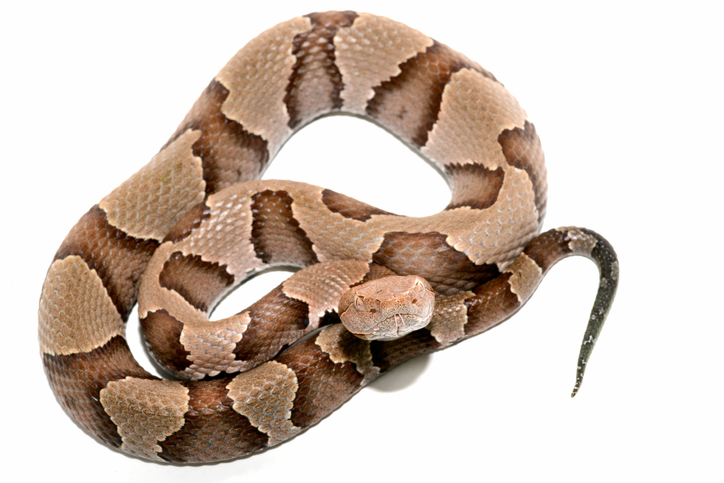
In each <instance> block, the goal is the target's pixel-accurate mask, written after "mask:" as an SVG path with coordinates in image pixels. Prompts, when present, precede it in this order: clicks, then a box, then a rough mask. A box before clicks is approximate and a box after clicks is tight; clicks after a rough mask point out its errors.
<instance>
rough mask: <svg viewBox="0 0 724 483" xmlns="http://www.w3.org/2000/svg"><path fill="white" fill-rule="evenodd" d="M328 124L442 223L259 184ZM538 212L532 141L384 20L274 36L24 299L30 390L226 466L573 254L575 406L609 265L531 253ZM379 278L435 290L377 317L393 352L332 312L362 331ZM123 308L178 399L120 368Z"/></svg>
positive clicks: (170, 450) (522, 298)
mask: <svg viewBox="0 0 724 483" xmlns="http://www.w3.org/2000/svg"><path fill="white" fill-rule="evenodd" d="M333 112H344V113H349V114H352V115H356V116H361V117H363V118H366V119H368V120H371V121H373V122H375V123H377V124H379V125H381V126H382V127H384V128H385V129H387V130H389V131H390V132H392V133H393V134H394V135H396V136H397V137H399V138H400V139H401V140H402V141H403V142H405V143H407V144H408V145H409V146H410V147H412V148H413V149H415V150H417V151H418V152H419V153H420V154H422V156H424V157H425V158H426V159H428V160H429V161H430V162H431V163H433V164H434V165H436V166H437V167H438V168H439V170H440V171H441V172H442V173H443V175H444V176H445V177H446V179H447V181H448V183H449V185H450V189H451V201H450V204H449V205H448V206H447V207H446V208H445V209H444V210H443V211H441V212H440V213H438V214H435V215H432V216H427V217H421V218H414V217H405V216H399V215H395V214H392V213H389V212H387V211H384V210H381V209H378V208H375V207H372V206H370V205H367V204H365V203H362V202H360V201H356V200H354V199H352V198H349V197H347V196H345V195H342V194H339V193H336V192H334V191H331V190H328V189H324V188H320V187H316V186H311V185H307V184H304V183H299V182H291V181H279V180H259V179H258V178H260V177H261V175H262V173H263V172H264V170H265V168H266V167H267V166H268V164H269V162H270V161H271V160H272V159H273V158H274V156H275V155H276V154H277V152H278V151H279V149H280V148H281V147H282V145H283V144H284V142H285V141H286V140H287V139H288V138H289V137H290V136H291V135H292V134H293V133H294V132H296V131H297V130H299V129H300V128H301V127H303V126H304V125H306V124H307V123H309V122H311V121H313V120H314V119H316V118H318V117H320V116H323V115H325V114H328V113H333ZM546 200H547V183H546V169H545V165H544V156H543V151H542V148H541V144H540V141H539V139H538V136H537V134H536V130H535V127H534V126H533V124H531V123H530V122H529V121H528V120H527V117H526V113H525V111H523V109H522V108H521V107H520V106H519V105H518V103H517V101H516V100H515V99H514V98H513V97H512V96H511V95H510V94H509V93H508V92H507V90H506V89H505V88H504V87H503V85H502V84H501V83H500V82H499V81H498V80H497V79H496V78H495V77H494V76H493V75H492V74H491V73H490V72H488V71H487V70H485V69H483V68H482V67H481V66H480V65H478V64H477V63H476V62H474V61H472V60H470V59H468V58H466V57H465V56H463V55H462V54H459V53H458V52H455V51H454V50H452V49H450V48H449V47H447V46H446V45H444V44H441V43H439V42H437V41H435V40H433V39H431V38H429V37H427V36H425V35H424V34H422V33H420V32H418V31H416V30H413V29H411V28H409V27H407V26H405V25H403V24H401V23H398V22H395V21H392V20H389V19H387V18H383V17H378V16H374V15H370V14H366V13H354V12H324V13H313V14H309V15H306V16H302V17H297V18H294V19H292V20H289V21H287V22H284V23H281V24H279V25H277V26H275V27H272V28H271V29H269V30H267V31H265V32H264V33H262V34H261V35H259V36H258V37H256V38H255V39H253V40H252V41H250V42H249V43H248V44H247V45H246V46H245V47H243V48H242V49H241V50H240V51H239V52H238V53H237V54H236V55H235V56H234V57H233V58H232V59H231V60H230V61H229V63H228V64H227V65H226V66H225V67H224V68H223V69H222V70H221V71H220V72H219V73H218V74H217V75H216V77H215V78H214V79H213V80H212V81H211V83H210V84H209V86H208V87H207V88H206V89H205V90H204V91H203V93H202V94H201V97H200V98H199V99H198V100H197V101H196V103H195V104H194V105H193V107H192V108H191V111H190V112H189V113H188V115H187V116H186V118H185V119H184V120H183V121H182V122H181V124H180V126H179V127H178V128H177V130H176V132H174V134H173V135H172V136H171V138H170V139H169V140H168V142H167V143H166V144H165V145H164V146H163V147H162V148H161V150H160V151H159V153H158V154H157V155H156V156H155V157H154V158H153V159H152V160H151V161H150V162H149V164H147V165H146V166H145V167H143V168H141V170H140V171H138V172H137V173H136V174H134V175H133V176H132V177H131V178H129V179H128V180H127V181H125V182H124V183H123V184H121V185H120V186H119V187H118V188H116V189H115V190H114V191H113V192H111V193H110V194H109V195H107V196H106V197H105V198H103V199H102V200H101V201H100V202H99V203H98V204H97V205H95V206H93V207H92V208H91V209H90V211H88V212H87V213H86V214H85V215H83V217H81V219H80V220H79V221H78V223H77V224H76V225H75V226H74V227H73V228H72V229H71V231H70V233H69V234H68V236H67V237H66V239H65V240H64V241H63V243H62V245H61V247H60V248H59V250H58V251H57V253H56V255H55V257H54V259H53V262H52V264H51V266H50V268H49V270H48V273H47V276H46V279H45V282H44V284H43V288H42V294H41V299H40V307H39V329H38V333H39V342H40V349H41V352H42V359H43V364H44V367H45V371H46V373H47V377H48V379H49V382H50V385H51V387H52V389H53V391H54V392H55V394H56V396H57V399H58V400H59V401H60V403H61V404H62V405H63V407H64V408H65V409H66V411H67V412H68V413H69V414H70V416H71V417H72V418H73V419H74V420H75V421H77V423H78V424H79V425H81V426H82V427H83V428H85V429H86V430H87V431H88V432H90V433H91V434H92V435H94V436H95V437H96V438H98V439H99V440H100V441H102V442H103V443H105V444H107V445H109V446H111V447H114V448H120V449H121V450H123V451H125V452H127V453H129V454H132V455H135V456H139V457H141V458H146V459H149V460H157V461H169V462H187V463H190V462H212V461H220V460H227V459H232V458H236V457H239V456H244V455H249V454H252V453H254V452H257V451H260V450H263V449H265V448H268V447H271V446H274V445H277V444H279V443H281V442H283V441H286V440H288V439H289V438H291V437H293V436H295V435H297V434H298V433H300V432H302V431H304V430H305V429H306V428H308V427H310V426H312V425H314V424H315V423H317V422H318V421H320V420H321V419H322V418H324V417H325V416H326V415H328V414H329V413H331V412H332V411H334V409H336V408H337V407H339V406H340V405H341V404H343V403H344V402H345V401H346V400H348V399H349V398H350V397H351V396H352V395H354V394H355V393H357V391H359V390H360V389H361V388H362V387H364V386H365V385H366V384H368V383H369V382H371V381H373V380H375V379H376V378H377V377H379V376H380V375H382V374H384V373H386V372H388V371H389V370H390V369H392V368H394V367H396V366H397V365H399V364H401V363H403V362H405V361H406V360H409V359H411V358H413V357H415V356H417V355H420V354H425V353H429V352H431V351H436V350H439V349H441V348H445V347H448V346H450V345H452V344H454V343H457V342H459V341H462V340H464V339H466V338H468V337H471V336H473V335H476V334H479V333H481V332H484V331H486V330H488V329H490V328H492V327H494V326H496V325H497V324H499V323H501V322H503V321H504V320H506V319H507V318H509V317H510V316H511V315H512V314H514V313H515V312H516V311H517V310H518V309H520V307H522V305H523V304H524V303H525V302H526V301H527V300H528V299H529V298H530V296H531V295H532V293H533V292H534V290H535V288H536V287H537V285H538V284H539V282H540V281H541V279H542V278H543V276H544V275H545V273H546V272H547V271H548V270H549V269H550V267H551V266H552V265H553V264H555V263H556V262H557V261H559V260H561V259H563V258H565V257H567V256H570V255H581V256H584V257H587V258H589V259H591V260H593V261H594V262H595V263H596V264H597V266H598V267H599V272H600V284H599V289H598V294H597V297H596V301H595V302H594V307H593V310H592V312H591V318H590V319H589V323H588V327H587V329H586V333H585V335H584V339H583V344H582V346H581V352H580V356H579V363H578V369H577V375H576V383H575V387H574V391H573V394H575V393H576V391H577V390H578V388H579V387H580V384H581V381H582V378H583V373H584V370H585V367H586V363H587V361H588V359H589V357H590V354H591V351H592V350H593V346H594V343H595V341H596V339H597V337H598V334H599V332H600V330H601V328H602V326H603V322H604V320H605V318H606V315H607V314H608V312H609V309H610V307H611V303H612V301H613V296H614V294H615V290H616V285H617V280H618V262H617V258H616V255H615V253H614V251H613V249H612V247H611V245H610V244H609V243H608V242H607V241H606V240H605V239H604V238H602V237H601V236H600V235H598V234H596V233H595V232H593V231H591V230H588V229H585V228H577V227H566V228H559V229H553V230H550V231H547V232H544V233H540V229H541V226H542V222H543V218H544V215H545V211H546ZM277 265H292V266H295V267H306V268H303V269H302V270H299V271H298V272H296V273H294V274H293V275H292V276H291V277H290V278H289V279H287V280H286V281H285V282H284V283H282V284H281V285H280V286H278V287H277V288H276V289H274V290H273V291H272V292H270V293H269V294H268V295H266V296H265V297H263V298H262V299H260V300H259V301H258V302H256V303H254V304H253V305H251V306H250V307H249V308H247V309H246V310H244V311H242V312H239V313H238V314H236V315H234V316H231V317H229V318H226V319H224V320H220V321H215V322H210V321H209V319H208V317H209V314H210V313H211V311H212V310H213V308H214V307H215V305H216V304H217V303H218V302H219V300H220V299H221V298H222V297H223V296H224V295H225V294H227V293H228V292H229V291H230V290H232V289H233V288H234V287H236V286H237V285H238V284H240V283H241V282H242V281H243V280H245V279H246V278H248V277H249V276H250V275H252V274H253V273H256V272H258V271H260V270H263V269H265V268H267V267H271V266H277ZM396 275H402V276H417V277H421V279H418V278H415V279H413V281H411V282H410V281H408V282H406V283H408V286H407V287H408V288H407V289H405V291H406V292H405V293H408V294H409V293H412V292H410V291H412V290H418V291H419V293H418V292H415V293H418V294H423V293H427V292H429V293H430V294H432V293H433V292H434V297H433V299H434V312H431V315H430V314H428V315H430V317H429V318H431V320H430V321H429V323H427V321H426V322H425V323H426V325H425V326H424V327H422V328H419V327H414V328H413V329H414V330H413V329H401V328H400V327H401V325H400V324H398V321H399V320H402V315H399V313H396V315H392V316H390V315H386V316H385V317H387V319H386V320H387V321H388V322H385V323H386V324H387V325H390V324H391V328H392V330H393V332H394V331H396V332H397V334H393V335H392V336H390V335H389V331H388V332H385V334H386V335H384V336H382V337H378V338H375V337H374V336H370V334H371V333H372V332H375V331H377V330H378V329H377V328H376V327H377V326H376V325H375V326H374V327H375V328H370V327H372V326H365V327H366V328H363V329H359V332H360V335H362V336H363V337H367V336H369V337H367V338H361V337H357V336H355V335H353V334H352V333H351V332H350V331H349V330H347V329H345V327H344V326H343V325H342V324H341V323H340V317H339V314H338V312H337V309H338V308H340V311H341V312H345V311H346V309H348V308H349V307H358V308H360V309H364V308H365V307H366V308H367V309H371V310H372V311H375V312H376V311H377V310H378V309H380V311H382V309H381V307H382V306H383V305H384V304H385V303H386V302H384V301H383V300H377V299H375V296H376V294H378V293H382V292H385V291H387V289H386V288H382V289H380V288H375V289H374V290H368V289H366V287H368V286H369V285H367V283H368V282H369V283H375V282H379V281H380V280H382V281H385V280H396V279H394V278H389V279H388V278H387V277H390V276H396ZM420 280H422V281H420ZM384 283H386V282H383V284H384ZM425 284H427V285H425ZM421 287H422V288H421ZM365 290H367V291H365ZM340 298H342V299H343V301H342V302H340ZM410 298H411V299H412V300H414V301H415V303H417V301H418V296H417V295H414V296H412V297H410ZM136 302H138V307H139V316H140V319H141V325H142V328H143V330H144V333H145V337H146V340H147V343H148V345H149V349H150V351H151V353H152V354H153V355H154V356H155V357H156V358H157V359H158V361H159V363H160V364H161V365H162V366H163V367H164V368H165V369H166V370H167V371H168V372H169V373H170V374H171V375H173V376H176V378H179V379H182V381H179V380H165V379H159V378H158V377H156V376H154V375H151V374H149V373H148V372H147V371H145V370H144V369H143V368H142V367H141V366H140V365H139V364H138V363H137V362H136V361H135V360H134V358H133V356H132V354H131V352H130V350H129V348H128V345H127V344H126V341H125V336H124V334H125V325H126V320H127V318H128V316H129V313H130V311H131V309H132V308H133V307H134V305H135V304H136ZM401 304H402V302H399V303H398V302H393V303H388V305H394V306H397V305H401ZM350 310H351V309H350ZM405 310H408V309H405ZM430 310H431V309H430ZM423 312H424V310H423ZM390 317H391V318H390ZM398 317H399V319H398ZM390 320H392V322H389V321H390ZM362 324H363V325H364V324H365V323H362ZM383 325H384V324H383ZM388 328H389V327H388ZM408 330H409V333H406V332H407V331H408ZM362 333H366V335H365V334H362ZM398 335H399V337H397V336H398ZM394 337H397V338H394Z"/></svg>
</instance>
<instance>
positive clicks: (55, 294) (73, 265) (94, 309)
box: [38, 255, 125, 355]
mask: <svg viewBox="0 0 724 483" xmlns="http://www.w3.org/2000/svg"><path fill="white" fill-rule="evenodd" d="M124 334H125V324H124V323H123V320H122V319H121V316H120V314H119V313H118V311H117V310H116V307H115V305H114V304H113V301H112V300H111V298H110V296H109V295H108V293H107V292H106V289H105V288H104V287H103V282H102V281H101V278H100V277H99V276H98V274H97V273H96V271H95V270H92V269H90V268H89V267H88V265H87V264H86V263H85V261H83V259H82V258H81V257H79V256H76V255H71V256H69V257H67V258H65V259H63V260H56V261H55V262H53V264H52V265H51V266H50V268H49V269H48V274H47V276H46V278H45V282H44V283H43V291H42V295H41V297H40V308H39V310H38V339H39V340H40V350H41V351H42V352H43V353H46V354H53V355H69V354H76V353H79V352H90V351H92V350H93V349H96V348H98V347H100V346H102V345H103V344H105V343H106V342H108V341H109V340H110V339H111V338H112V337H115V336H117V335H120V336H123V335H124Z"/></svg>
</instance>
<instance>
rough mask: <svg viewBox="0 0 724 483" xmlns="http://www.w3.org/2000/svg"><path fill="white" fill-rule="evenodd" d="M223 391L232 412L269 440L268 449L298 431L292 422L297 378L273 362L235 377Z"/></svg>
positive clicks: (291, 372)
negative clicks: (244, 419)
mask: <svg viewBox="0 0 724 483" xmlns="http://www.w3.org/2000/svg"><path fill="white" fill-rule="evenodd" d="M226 388H227V389H228V391H229V394H228V396H229V398H231V399H232V400H233V401H234V404H233V406H232V407H233V408H234V411H236V412H237V413H239V414H241V415H242V416H245V417H247V418H248V419H249V422H250V423H251V425H252V426H254V427H255V428H257V429H258V430H259V431H261V432H262V433H265V434H267V435H268V436H269V445H270V446H273V445H275V444H279V443H281V442H282V441H285V440H287V439H289V438H291V437H292V436H294V435H295V434H297V433H299V431H301V429H300V428H297V427H295V426H294V424H293V423H292V421H291V416H292V411H291V410H292V407H293V406H294V398H295V397H296V395H297V390H298V389H299V385H298V383H297V375H296V374H295V373H294V371H292V370H291V369H290V368H288V367H287V366H285V365H284V364H281V363H279V362H276V361H269V362H266V363H264V364H262V365H261V366H259V367H256V368H254V369H252V370H250V371H249V372H244V373H242V374H239V375H238V376H236V377H235V378H234V379H232V381H231V382H230V383H229V385H228V386H226Z"/></svg>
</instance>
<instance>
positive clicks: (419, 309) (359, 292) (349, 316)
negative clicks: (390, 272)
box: [339, 275, 435, 340]
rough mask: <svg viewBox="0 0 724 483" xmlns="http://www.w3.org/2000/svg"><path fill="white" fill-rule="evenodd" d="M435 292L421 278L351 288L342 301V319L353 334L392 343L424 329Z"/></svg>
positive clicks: (388, 279) (399, 278)
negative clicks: (391, 341)
mask: <svg viewBox="0 0 724 483" xmlns="http://www.w3.org/2000/svg"><path fill="white" fill-rule="evenodd" d="M434 308H435V292H434V291H433V290H432V287H430V284H429V283H428V282H427V280H425V279H424V278H422V277H418V276H415V275H410V276H391V277H384V278H379V279H377V280H372V281H369V282H366V283H363V284H362V285H358V286H356V287H352V288H351V289H349V290H348V291H346V292H345V293H344V294H342V297H341V298H340V300H339V316H340V319H341V320H342V324H344V326H345V327H346V328H347V330H349V331H350V332H351V333H353V334H354V335H356V336H357V337H360V338H362V339H366V340H393V339H397V338H399V337H402V336H404V335H407V334H409V333H410V332H412V331H414V330H417V329H421V328H422V327H425V326H426V325H427V324H428V323H429V322H430V319H431V318H432V312H433V310H434Z"/></svg>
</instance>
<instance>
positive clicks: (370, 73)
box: [334, 13, 433, 114]
mask: <svg viewBox="0 0 724 483" xmlns="http://www.w3.org/2000/svg"><path fill="white" fill-rule="evenodd" d="M432 44H433V40H432V39H431V38H430V37H428V36H427V35H425V34H423V33H421V32H418V31H417V30H415V29H412V28H410V27H408V26H407V25H405V24H403V23H400V22H395V21H394V20H390V19H388V18H385V17H377V16H375V15H370V14H368V13H360V14H359V16H358V18H356V19H355V21H354V24H353V25H352V26H351V27H349V28H342V29H340V30H339V31H338V32H337V35H336V36H335V37H334V46H335V56H336V62H335V63H336V64H337V67H338V68H339V71H340V73H341V74H342V82H343V83H344V86H345V88H344V90H343V91H342V93H341V97H342V99H343V100H344V105H343V107H342V109H343V110H345V111H348V112H354V113H357V114H364V113H365V108H366V107H367V102H368V101H369V100H370V99H372V97H374V90H373V87H375V86H378V85H380V84H381V83H382V82H383V81H385V80H387V79H390V78H392V77H395V76H397V75H399V74H400V64H402V63H404V62H405V61H406V60H407V59H409V58H411V57H414V56H415V55H417V54H418V53H421V52H424V51H425V50H426V49H427V48H428V47H430V46H431V45H432Z"/></svg>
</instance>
